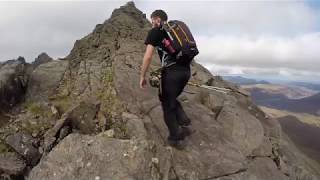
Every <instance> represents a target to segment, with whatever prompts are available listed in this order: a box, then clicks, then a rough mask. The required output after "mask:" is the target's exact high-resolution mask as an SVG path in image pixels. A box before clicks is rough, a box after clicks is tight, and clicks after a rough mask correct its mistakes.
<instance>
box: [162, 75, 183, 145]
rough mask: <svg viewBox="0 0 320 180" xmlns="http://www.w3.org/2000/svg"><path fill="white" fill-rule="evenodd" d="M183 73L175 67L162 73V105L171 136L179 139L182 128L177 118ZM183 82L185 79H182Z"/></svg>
mask: <svg viewBox="0 0 320 180" xmlns="http://www.w3.org/2000/svg"><path fill="white" fill-rule="evenodd" d="M179 76H181V73H180V72H179V71H176V70H173V69H164V70H163V71H162V75H161V98H160V99H161V105H162V109H163V115H164V120H165V123H166V125H167V127H168V129H169V134H170V135H169V138H172V139H175V140H179V139H181V138H182V137H181V136H182V129H181V127H180V126H179V123H178V120H177V107H178V103H177V102H178V101H177V99H176V98H177V97H178V96H179V94H180V93H181V79H182V78H181V77H179ZM182 82H183V81H182Z"/></svg>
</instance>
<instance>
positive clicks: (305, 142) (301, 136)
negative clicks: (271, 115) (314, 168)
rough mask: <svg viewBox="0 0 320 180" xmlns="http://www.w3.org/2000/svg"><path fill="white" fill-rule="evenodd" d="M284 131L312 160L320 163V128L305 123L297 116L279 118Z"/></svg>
mask: <svg viewBox="0 0 320 180" xmlns="http://www.w3.org/2000/svg"><path fill="white" fill-rule="evenodd" d="M278 120H279V122H280V124H281V128H282V130H283V131H284V132H285V133H286V134H287V135H288V136H289V138H290V139H291V140H292V141H293V142H294V143H295V144H296V145H297V147H298V148H299V149H300V150H301V151H303V152H304V153H305V154H307V155H308V156H309V157H310V158H312V159H314V160H316V161H318V162H320V141H319V139H318V138H316V137H320V128H319V127H316V126H313V125H310V124H306V123H303V122H301V121H299V119H297V118H296V117H295V116H284V117H281V118H278Z"/></svg>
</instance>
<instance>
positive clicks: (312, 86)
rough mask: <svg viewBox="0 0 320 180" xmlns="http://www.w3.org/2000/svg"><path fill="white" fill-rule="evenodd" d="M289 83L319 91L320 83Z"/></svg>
mask: <svg viewBox="0 0 320 180" xmlns="http://www.w3.org/2000/svg"><path fill="white" fill-rule="evenodd" d="M289 84H291V85H296V86H302V87H306V88H309V89H312V90H317V91H320V83H319V84H316V83H308V82H290V83H289Z"/></svg>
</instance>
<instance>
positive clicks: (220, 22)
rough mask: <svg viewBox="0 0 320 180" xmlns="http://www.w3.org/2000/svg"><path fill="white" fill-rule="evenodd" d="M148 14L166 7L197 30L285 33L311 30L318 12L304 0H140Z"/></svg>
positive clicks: (138, 3)
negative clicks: (280, 0) (281, 0)
mask: <svg viewBox="0 0 320 180" xmlns="http://www.w3.org/2000/svg"><path fill="white" fill-rule="evenodd" d="M137 6H140V7H141V8H142V9H143V10H144V11H145V12H147V14H148V15H150V14H151V12H152V11H153V10H155V9H164V10H165V11H166V12H167V14H168V16H169V19H182V20H184V21H185V22H187V23H188V25H189V26H190V28H191V29H192V30H193V31H194V32H196V33H197V34H202V35H203V34H206V35H209V36H212V35H216V34H231V35H243V34H249V35H261V34H277V35H283V36H289V35H296V34H300V33H305V32H312V31H313V30H314V29H315V28H316V27H317V25H318V23H319V20H320V17H319V12H318V11H317V10H315V9H313V8H311V7H310V6H309V5H308V4H307V3H305V2H303V1H283V2H279V1H200V2H199V1H183V3H181V1H180V2H179V1H169V2H168V1H165V2H163V1H162V2H161V1H137Z"/></svg>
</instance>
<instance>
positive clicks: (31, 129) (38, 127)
mask: <svg viewBox="0 0 320 180" xmlns="http://www.w3.org/2000/svg"><path fill="white" fill-rule="evenodd" d="M51 127H52V125H51V124H50V123H49V122H48V121H47V120H45V119H37V121H31V120H28V121H26V122H23V124H22V125H21V129H22V130H24V131H26V132H28V133H30V134H36V135H37V136H42V135H43V134H44V133H45V131H46V130H48V129H50V128H51Z"/></svg>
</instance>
